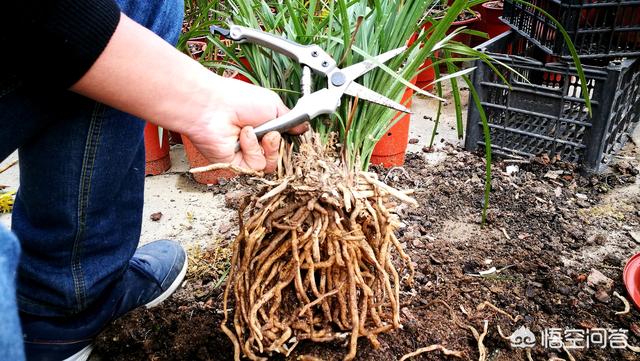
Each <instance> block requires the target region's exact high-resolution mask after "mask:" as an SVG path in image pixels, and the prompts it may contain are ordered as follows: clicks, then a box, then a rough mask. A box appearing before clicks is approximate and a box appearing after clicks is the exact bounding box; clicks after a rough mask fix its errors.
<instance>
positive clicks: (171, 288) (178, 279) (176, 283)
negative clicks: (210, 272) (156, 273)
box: [144, 254, 189, 308]
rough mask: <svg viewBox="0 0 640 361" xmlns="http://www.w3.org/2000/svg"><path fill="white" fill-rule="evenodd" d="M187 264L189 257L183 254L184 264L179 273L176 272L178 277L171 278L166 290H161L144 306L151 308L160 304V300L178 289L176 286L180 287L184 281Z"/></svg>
mask: <svg viewBox="0 0 640 361" xmlns="http://www.w3.org/2000/svg"><path fill="white" fill-rule="evenodd" d="M188 264H189V257H187V255H186V254H185V256H184V264H183V265H182V269H181V270H180V273H178V277H176V279H175V280H173V283H172V284H171V286H169V288H167V290H166V291H164V292H162V294H160V296H158V297H156V298H154V299H153V300H151V302H149V303H147V304H146V305H144V306H145V307H146V308H153V307H156V306H158V305H159V304H161V303H162V301H164V300H166V299H167V298H169V296H171V295H172V294H173V293H174V292H175V291H176V290H177V289H178V287H180V285H181V284H182V281H184V277H185V276H186V275H187V266H188Z"/></svg>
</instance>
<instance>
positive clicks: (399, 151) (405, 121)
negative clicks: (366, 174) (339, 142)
mask: <svg viewBox="0 0 640 361" xmlns="http://www.w3.org/2000/svg"><path fill="white" fill-rule="evenodd" d="M416 81H417V79H415V78H414V79H412V81H411V83H412V84H415V83H416ZM412 98H413V89H411V88H407V89H406V90H405V91H404V95H403V96H402V102H401V103H402V104H404V106H406V107H407V108H411V101H412ZM398 117H401V119H400V120H398V122H397V123H396V124H394V125H393V127H391V129H389V131H388V132H387V134H385V135H384V136H382V138H380V140H379V141H378V143H376V146H375V147H374V148H373V153H372V154H371V160H370V161H371V164H378V165H382V166H383V167H386V168H391V167H398V166H401V165H403V164H404V157H405V153H406V151H407V144H409V124H410V120H411V114H405V113H398V115H396V117H395V118H394V119H397V118H398Z"/></svg>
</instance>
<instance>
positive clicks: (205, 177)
mask: <svg viewBox="0 0 640 361" xmlns="http://www.w3.org/2000/svg"><path fill="white" fill-rule="evenodd" d="M182 144H184V152H185V153H186V154H187V160H188V161H189V167H190V168H197V167H204V166H207V165H209V164H211V162H209V160H208V159H207V158H205V156H204V155H202V153H200V151H198V149H196V147H195V146H194V145H193V143H191V140H190V139H189V137H187V136H186V135H184V134H183V135H182ZM235 176H236V173H235V172H233V171H231V170H227V169H220V170H211V171H208V172H204V173H195V174H193V179H194V180H195V181H196V182H198V183H200V184H218V183H220V180H221V179H231V178H233V177H235Z"/></svg>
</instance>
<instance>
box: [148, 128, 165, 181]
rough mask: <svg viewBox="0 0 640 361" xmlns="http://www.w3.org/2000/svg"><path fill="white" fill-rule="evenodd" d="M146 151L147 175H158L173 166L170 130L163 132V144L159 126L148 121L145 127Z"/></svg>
mask: <svg viewBox="0 0 640 361" xmlns="http://www.w3.org/2000/svg"><path fill="white" fill-rule="evenodd" d="M144 153H145V159H146V162H145V167H144V172H145V174H146V175H158V174H161V173H163V172H165V171H166V170H167V169H169V168H171V157H170V156H169V132H167V131H166V130H164V131H163V132H162V146H160V137H159V135H158V126H157V125H154V124H151V123H147V125H145V127H144Z"/></svg>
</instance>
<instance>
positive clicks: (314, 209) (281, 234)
mask: <svg viewBox="0 0 640 361" xmlns="http://www.w3.org/2000/svg"><path fill="white" fill-rule="evenodd" d="M280 159H281V161H280V163H279V167H278V174H277V177H276V180H275V181H270V180H264V183H265V185H264V186H262V187H261V189H260V190H259V191H258V192H257V194H256V195H255V196H253V197H252V198H251V199H250V200H249V201H248V202H245V205H244V207H241V208H240V211H239V213H240V219H241V220H240V232H239V235H238V237H237V238H236V240H235V243H234V245H233V256H232V259H231V271H230V273H229V279H228V282H227V287H226V289H225V293H224V301H223V303H224V315H225V320H224V322H223V323H222V329H223V331H224V333H225V334H226V335H227V336H228V337H229V338H230V339H231V341H232V342H233V345H234V349H235V352H234V357H235V359H236V360H239V359H240V357H241V355H244V356H246V357H248V358H249V359H251V360H266V357H267V356H268V355H269V354H271V353H273V352H277V353H281V354H285V355H288V354H289V353H290V352H291V351H292V350H293V349H294V348H295V347H296V345H297V344H298V342H300V341H302V340H311V341H314V342H328V341H335V340H343V339H344V340H346V341H347V343H348V352H347V354H346V355H345V357H344V359H345V360H352V359H354V358H355V357H356V351H357V340H358V338H359V337H366V338H367V339H368V340H369V341H370V342H371V344H372V345H373V347H378V346H379V341H378V339H377V335H379V334H380V333H383V332H388V331H391V330H394V329H398V328H400V327H401V324H400V286H401V283H402V282H406V283H408V284H411V282H412V280H413V273H414V270H413V266H412V264H411V261H410V259H409V256H408V255H407V254H406V253H405V252H404V250H403V249H402V247H401V245H400V243H399V242H398V239H397V238H396V235H395V234H394V231H396V230H397V229H398V227H399V226H400V222H399V219H398V217H397V215H396V214H394V209H395V206H396V205H397V204H398V203H395V202H398V201H400V202H406V203H414V204H415V201H414V200H413V199H412V198H410V197H409V196H407V194H406V193H405V192H400V191H398V190H395V189H393V188H391V187H389V186H387V185H385V184H384V183H383V182H381V181H380V180H378V178H377V175H376V174H375V173H370V172H363V171H359V170H354V169H358V168H357V167H353V168H350V167H348V166H346V165H345V164H344V163H343V162H341V161H337V160H336V159H339V156H338V154H337V152H336V151H335V148H334V147H332V145H331V142H329V143H328V144H327V145H324V144H323V143H321V142H320V141H319V139H318V137H317V136H306V137H305V138H304V139H303V141H302V142H301V144H300V146H299V150H298V151H297V152H295V153H294V152H293V150H292V146H291V145H289V146H283V147H282V148H281V157H280ZM396 264H399V266H398V267H396ZM231 299H233V301H234V302H233V309H232V302H231Z"/></svg>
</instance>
